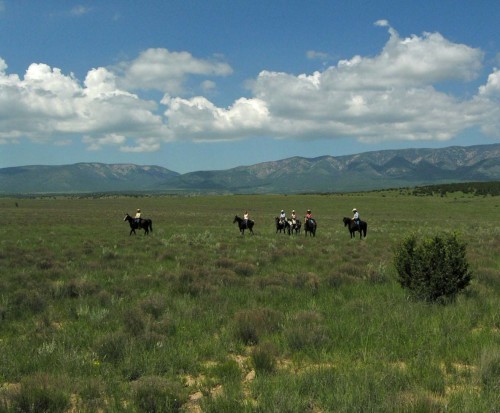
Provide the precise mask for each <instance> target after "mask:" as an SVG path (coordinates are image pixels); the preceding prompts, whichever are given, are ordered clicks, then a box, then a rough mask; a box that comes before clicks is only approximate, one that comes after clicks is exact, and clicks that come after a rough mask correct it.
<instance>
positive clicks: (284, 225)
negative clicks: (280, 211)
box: [274, 217, 291, 235]
mask: <svg viewBox="0 0 500 413" xmlns="http://www.w3.org/2000/svg"><path fill="white" fill-rule="evenodd" d="M274 220H275V221H276V233H278V231H279V232H280V233H281V231H283V234H285V233H287V232H288V235H290V230H291V224H290V222H289V221H287V220H284V221H282V220H281V219H280V218H278V217H276V218H274Z"/></svg>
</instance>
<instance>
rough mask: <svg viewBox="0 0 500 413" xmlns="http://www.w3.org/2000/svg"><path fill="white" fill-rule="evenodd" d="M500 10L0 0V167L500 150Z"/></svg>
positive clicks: (482, 0) (197, 164) (355, 1)
mask: <svg viewBox="0 0 500 413" xmlns="http://www.w3.org/2000/svg"><path fill="white" fill-rule="evenodd" d="M499 21H500V4H499V3H498V1H497V0H476V1H465V0H454V1H450V0H440V1H435V0H432V1H428V0H421V1H418V2H417V1H411V2H410V1H395V0H394V1H378V0H373V1H368V0H364V1H360V0H350V1H334V0H330V1H316V0H309V1H281V0H273V1H270V0H267V1H261V0H253V1H238V0H227V1H225V0H224V1H223V0H220V1H217V0H214V1H208V0H207V1H202V0H198V1H193V0H179V1H168V0H149V1H144V2H139V1H131V0H106V1H104V0H103V1H72V0H59V1H55V0H44V1H37V0H32V1H28V0H0V168H3V167H9V166H22V165H61V164H71V163H76V162H103V163H135V164H140V165H160V166H163V167H166V168H168V169H171V170H173V171H177V172H180V173H185V172H190V171H196V170H216V169H217V170H220V169H228V168H232V167H235V166H240V165H252V164H256V163H260V162H266V161H274V160H280V159H284V158H289V157H292V156H304V157H317V156H322V155H333V156H340V155H346V154H354V153H360V152H366V151H372V150H379V149H402V148H416V147H433V148H437V147H446V146H452V145H465V146H467V145H475V144H488V143H497V142H499V141H500V31H499V30H498V22H499Z"/></svg>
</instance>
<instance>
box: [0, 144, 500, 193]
mask: <svg viewBox="0 0 500 413" xmlns="http://www.w3.org/2000/svg"><path fill="white" fill-rule="evenodd" d="M497 180H500V144H499V143H495V144H491V145H476V146H451V147H448V148H441V149H400V150H383V151H373V152H365V153H359V154H355V155H345V156H337V157H335V156H320V157H317V158H304V157H300V156H295V157H292V158H287V159H283V160H278V161H272V162H263V163H258V164H255V165H250V166H239V167H236V168H231V169H226V170H212V171H197V172H189V173H186V174H179V173H177V172H174V171H171V170H169V169H167V168H163V167H160V166H140V165H134V164H103V163H77V164H72V165H60V166H47V165H32V166H19V167H10V168H1V169H0V193H2V194H42V193H68V194H71V193H92V192H96V193H100V192H149V193H178V194H183V193H215V194H229V193H232V194H243V193H246V194H252V193H262V194H264V193H308V192H352V191H367V190H374V189H386V188H398V187H414V186H419V185H433V184H440V183H452V182H475V181H497Z"/></svg>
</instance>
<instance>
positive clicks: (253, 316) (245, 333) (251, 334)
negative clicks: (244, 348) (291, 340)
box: [234, 308, 283, 345]
mask: <svg viewBox="0 0 500 413" xmlns="http://www.w3.org/2000/svg"><path fill="white" fill-rule="evenodd" d="M282 318H283V316H282V314H281V313H280V312H279V311H276V310H273V309H271V308H255V309H252V310H243V311H239V312H237V313H236V314H235V317H234V320H235V325H236V336H237V337H238V338H239V339H240V340H242V341H243V343H245V344H247V345H254V344H257V343H258V342H259V340H260V338H261V337H262V335H263V334H264V333H266V332H273V331H277V330H278V329H279V326H280V324H281V320H282Z"/></svg>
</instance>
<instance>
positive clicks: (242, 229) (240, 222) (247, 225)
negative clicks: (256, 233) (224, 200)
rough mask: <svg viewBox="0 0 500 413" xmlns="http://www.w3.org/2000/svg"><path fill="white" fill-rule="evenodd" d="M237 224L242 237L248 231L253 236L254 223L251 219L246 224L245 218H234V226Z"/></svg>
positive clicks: (236, 216)
mask: <svg viewBox="0 0 500 413" xmlns="http://www.w3.org/2000/svg"><path fill="white" fill-rule="evenodd" d="M235 222H237V223H238V227H239V228H240V232H241V235H245V230H246V229H248V230H249V231H250V233H251V234H252V235H253V225H254V222H253V221H252V220H251V219H248V220H247V221H246V222H245V220H244V219H243V218H240V217H239V216H238V215H235V216H234V221H233V224H234V223H235Z"/></svg>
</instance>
